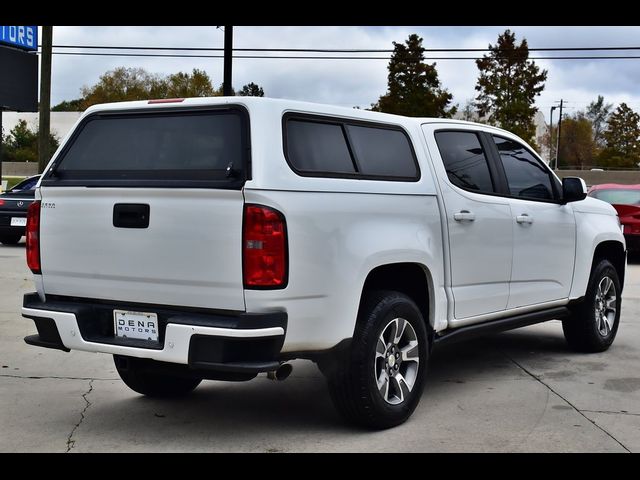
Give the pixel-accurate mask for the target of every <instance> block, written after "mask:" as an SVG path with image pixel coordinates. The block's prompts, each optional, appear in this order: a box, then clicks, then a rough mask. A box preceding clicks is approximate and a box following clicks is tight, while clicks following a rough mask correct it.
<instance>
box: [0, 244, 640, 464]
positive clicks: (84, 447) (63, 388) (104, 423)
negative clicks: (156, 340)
mask: <svg viewBox="0 0 640 480" xmlns="http://www.w3.org/2000/svg"><path fill="white" fill-rule="evenodd" d="M636 263H637V262H636ZM33 289H34V288H33V282H32V280H31V274H30V272H29V271H28V269H27V267H26V265H25V260H24V239H23V240H22V243H21V244H20V245H18V246H16V247H8V246H2V245H0V366H1V368H0V405H2V408H1V409H0V451H2V452H36V451H37V452H145V451H154V452H183V451H197V452H201V451H204V452H365V451H366V452H425V451H427V452H429V451H438V452H456V451H469V452H523V451H524V452H628V451H631V452H638V451H640V321H639V320H638V318H637V317H638V313H640V263H637V264H630V265H629V269H628V274H627V280H626V283H625V292H624V296H623V298H624V300H623V308H622V322H621V325H620V330H619V332H618V337H617V339H616V342H615V343H614V345H613V347H612V348H611V349H610V350H609V351H608V352H605V353H601V354H591V355H584V354H576V353H573V352H571V351H569V350H568V348H567V347H566V345H565V343H564V339H563V336H562V329H561V325H560V323H559V322H548V323H546V324H543V325H537V326H533V327H529V328H526V329H521V330H517V331H512V332H507V333H502V334H498V335H493V336H489V337H485V338H482V339H478V340H474V341H470V342H467V343H461V344H457V345H452V346H449V347H446V348H445V347H443V348H442V349H441V350H438V351H435V352H434V353H433V356H432V358H431V364H430V367H429V376H428V383H427V388H426V390H425V392H424V396H423V398H422V401H421V403H420V405H419V407H418V409H417V410H416V412H415V413H414V415H413V416H412V417H411V419H410V420H409V421H408V422H407V423H406V424H404V425H402V426H400V427H397V428H395V429H393V430H389V431H385V432H368V431H362V430H357V429H353V428H350V427H348V426H345V425H344V424H343V423H342V422H341V420H340V418H339V417H338V415H337V414H336V413H335V412H334V410H333V407H332V405H331V401H330V399H329V394H328V392H327V390H326V388H325V382H324V379H323V377H322V376H321V374H320V372H319V371H318V369H317V368H316V367H315V365H313V364H312V363H310V362H303V361H296V362H294V370H293V374H292V375H291V377H289V379H287V380H286V381H284V382H273V381H270V380H268V379H266V378H265V377H264V376H261V377H258V378H257V379H255V380H253V381H251V382H246V383H224V382H212V381H208V382H203V384H202V385H201V386H200V387H198V389H197V390H196V391H195V392H194V394H193V395H191V396H189V397H187V398H184V399H180V400H168V401H167V400H164V401H160V400H152V399H148V398H144V397H141V396H140V395H137V394H136V393H134V392H132V391H131V390H129V389H128V388H127V387H125V385H124V384H123V383H122V382H121V381H120V380H119V378H118V375H117V373H116V371H115V368H114V366H113V361H112V358H111V356H109V355H103V354H92V353H83V352H71V353H64V352H59V351H54V350H45V349H41V348H35V347H29V346H27V345H26V344H25V343H24V342H23V340H22V338H23V337H24V336H25V335H30V334H32V333H35V327H34V325H33V322H32V321H30V320H26V319H23V318H22V317H21V316H20V313H19V312H20V306H21V302H22V294H23V293H25V292H29V291H33Z"/></svg>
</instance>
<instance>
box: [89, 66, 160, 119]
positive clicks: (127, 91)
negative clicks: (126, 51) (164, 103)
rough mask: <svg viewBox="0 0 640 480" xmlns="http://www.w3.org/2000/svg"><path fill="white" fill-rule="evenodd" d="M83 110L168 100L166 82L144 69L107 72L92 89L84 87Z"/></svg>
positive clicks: (118, 69)
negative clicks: (111, 105)
mask: <svg viewBox="0 0 640 480" xmlns="http://www.w3.org/2000/svg"><path fill="white" fill-rule="evenodd" d="M81 93H82V109H83V110H84V109H86V108H89V107H90V106H91V105H95V104H96V103H109V102H124V101H127V100H147V99H150V98H166V93H167V85H166V82H165V81H164V80H163V79H162V78H161V77H160V76H159V75H156V74H152V73H149V72H147V71H146V70H144V69H143V68H125V67H119V68H116V69H114V70H110V71H108V72H106V73H105V74H104V75H102V76H101V77H100V80H99V81H98V83H96V84H95V85H93V86H92V87H86V86H85V87H82V89H81Z"/></svg>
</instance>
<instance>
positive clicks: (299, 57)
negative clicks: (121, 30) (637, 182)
mask: <svg viewBox="0 0 640 480" xmlns="http://www.w3.org/2000/svg"><path fill="white" fill-rule="evenodd" d="M53 54H54V55H80V56H91V57H163V58H223V55H184V54H171V53H104V52H100V53H97V52H53ZM233 58H234V60H235V59H243V58H248V59H271V60H274V59H275V60H278V59H280V60H389V59H390V58H391V57H388V56H385V57H374V56H346V55H345V56H326V55H295V56H294V55H286V56H285V55H277V56H276V55H234V57H233ZM480 58H481V57H424V58H423V59H424V60H479V59H480ZM637 59H640V55H597V56H594V55H589V56H586V55H585V56H554V57H549V56H545V57H529V58H528V60H637Z"/></svg>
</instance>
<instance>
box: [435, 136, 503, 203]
mask: <svg viewBox="0 0 640 480" xmlns="http://www.w3.org/2000/svg"><path fill="white" fill-rule="evenodd" d="M435 135H436V142H437V144H438V149H439V150H440V155H441V156H442V161H443V162H444V168H445V169H446V170H447V175H448V176H449V180H450V181H451V183H453V184H454V185H456V186H458V187H460V188H464V189H466V190H473V191H477V192H490V193H493V192H494V186H493V181H492V179H491V173H490V172H489V164H488V162H487V157H486V155H485V153H484V150H483V149H482V145H481V144H480V139H479V138H478V135H476V134H475V133H473V132H436V134H435Z"/></svg>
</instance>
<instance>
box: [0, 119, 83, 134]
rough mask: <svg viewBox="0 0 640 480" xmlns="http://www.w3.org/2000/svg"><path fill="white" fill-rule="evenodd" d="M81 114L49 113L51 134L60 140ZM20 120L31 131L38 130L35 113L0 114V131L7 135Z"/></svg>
mask: <svg viewBox="0 0 640 480" xmlns="http://www.w3.org/2000/svg"><path fill="white" fill-rule="evenodd" d="M80 115H82V112H51V132H52V133H55V134H56V135H57V136H58V138H59V139H60V140H62V138H63V137H64V136H65V135H66V134H67V133H68V132H69V130H71V127H73V125H74V124H75V123H76V121H77V120H78V118H80ZM20 120H26V121H27V125H29V128H31V129H32V130H37V129H38V114H37V113H19V112H2V129H3V131H4V134H5V135H8V134H9V132H10V131H11V129H12V128H13V127H15V126H16V125H17V124H18V122H19V121H20Z"/></svg>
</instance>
